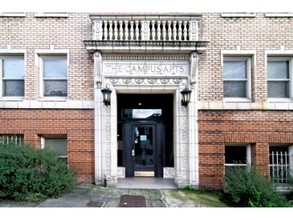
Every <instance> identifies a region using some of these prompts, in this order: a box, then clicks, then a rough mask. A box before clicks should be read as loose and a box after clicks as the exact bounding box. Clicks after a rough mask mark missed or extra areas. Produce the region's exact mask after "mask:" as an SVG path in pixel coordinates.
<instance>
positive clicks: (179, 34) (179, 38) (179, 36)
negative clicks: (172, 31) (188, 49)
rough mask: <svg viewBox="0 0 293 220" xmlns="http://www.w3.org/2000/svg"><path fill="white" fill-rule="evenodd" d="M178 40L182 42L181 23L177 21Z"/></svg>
mask: <svg viewBox="0 0 293 220" xmlns="http://www.w3.org/2000/svg"><path fill="white" fill-rule="evenodd" d="M178 40H182V21H178Z"/></svg>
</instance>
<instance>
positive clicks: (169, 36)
mask: <svg viewBox="0 0 293 220" xmlns="http://www.w3.org/2000/svg"><path fill="white" fill-rule="evenodd" d="M168 40H172V29H171V21H168Z"/></svg>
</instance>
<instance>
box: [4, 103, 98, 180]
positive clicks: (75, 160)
mask: <svg viewBox="0 0 293 220" xmlns="http://www.w3.org/2000/svg"><path fill="white" fill-rule="evenodd" d="M0 123H1V127H0V134H22V135H24V141H25V142H26V143H31V144H33V145H34V146H36V147H40V144H41V136H42V135H60V134H62V135H67V151H68V162H69V166H70V167H71V168H72V169H73V170H74V171H75V172H76V174H77V179H78V181H79V182H90V183H91V182H94V111H93V110H52V109H46V110H35V109H0Z"/></svg>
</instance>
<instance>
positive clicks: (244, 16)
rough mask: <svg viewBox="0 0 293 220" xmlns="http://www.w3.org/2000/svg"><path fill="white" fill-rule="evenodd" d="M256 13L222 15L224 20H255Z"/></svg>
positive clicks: (226, 13)
mask: <svg viewBox="0 0 293 220" xmlns="http://www.w3.org/2000/svg"><path fill="white" fill-rule="evenodd" d="M255 16H256V14H255V13H251V12H224V13H221V17H222V18H254V17H255Z"/></svg>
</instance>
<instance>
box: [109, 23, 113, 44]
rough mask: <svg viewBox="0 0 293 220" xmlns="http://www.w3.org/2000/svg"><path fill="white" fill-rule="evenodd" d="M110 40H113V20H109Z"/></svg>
mask: <svg viewBox="0 0 293 220" xmlns="http://www.w3.org/2000/svg"><path fill="white" fill-rule="evenodd" d="M109 40H113V26H112V21H109Z"/></svg>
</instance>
